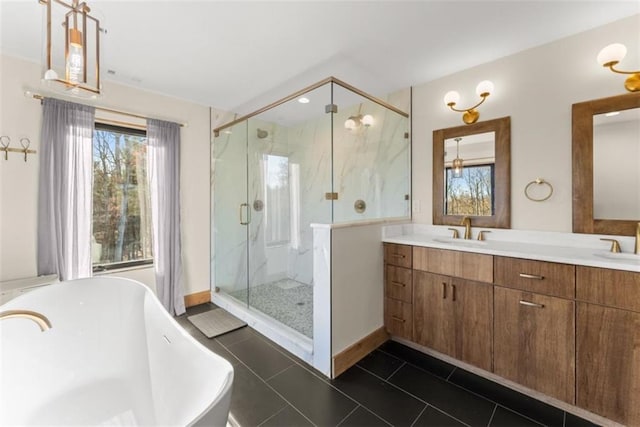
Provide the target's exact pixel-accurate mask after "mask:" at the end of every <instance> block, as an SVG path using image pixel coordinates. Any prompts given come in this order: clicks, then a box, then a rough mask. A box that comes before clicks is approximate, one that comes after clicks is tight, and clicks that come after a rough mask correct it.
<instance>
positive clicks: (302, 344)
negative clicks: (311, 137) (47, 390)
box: [210, 77, 411, 375]
mask: <svg viewBox="0 0 640 427" xmlns="http://www.w3.org/2000/svg"><path fill="white" fill-rule="evenodd" d="M333 84H335V85H338V86H340V87H342V88H344V89H346V90H347V91H349V92H352V93H353V94H355V95H358V96H360V97H362V98H364V99H366V100H367V101H370V102H372V103H374V104H377V105H379V106H381V107H383V108H384V109H386V110H389V111H391V112H393V113H395V114H397V115H399V116H401V117H403V118H404V119H407V120H406V122H402V123H404V128H405V130H406V131H405V132H404V138H405V139H406V140H407V144H408V148H407V150H408V161H407V165H406V166H407V172H406V173H407V175H408V183H407V188H406V190H407V194H405V196H404V200H405V201H406V205H407V209H406V211H405V214H404V215H402V216H401V217H400V218H399V219H403V220H407V219H410V218H411V198H410V194H411V179H410V177H411V172H410V169H411V143H410V140H409V129H410V123H409V120H408V119H409V114H407V113H405V112H404V111H402V110H400V109H399V108H397V107H395V106H393V105H391V104H390V103H388V102H385V101H383V100H381V99H378V98H376V97H373V96H371V95H369V94H367V93H365V92H363V91H361V90H359V89H357V88H355V87H353V86H352V85H349V84H348V83H345V82H343V81H341V80H339V79H337V78H335V77H328V78H326V79H324V80H321V81H319V82H317V83H315V84H312V85H310V86H307V87H305V88H303V89H301V90H299V91H296V92H294V93H292V94H291V95H288V96H286V97H284V98H282V99H280V100H278V101H275V102H273V103H271V104H269V105H267V106H265V107H263V108H260V109H258V110H256V111H254V112H252V113H250V114H247V115H244V116H242V117H239V118H236V119H234V120H231V121H229V122H227V123H225V124H223V125H221V126H219V127H216V128H215V129H213V136H214V140H212V144H211V149H212V153H211V154H212V155H211V159H212V166H213V162H214V161H216V160H217V158H216V157H215V156H214V150H215V147H214V142H215V138H218V137H220V135H221V132H222V131H226V132H229V130H231V128H233V127H234V126H236V125H241V124H243V122H246V129H244V131H245V132H247V138H248V137H249V136H248V135H249V134H248V132H249V131H248V129H249V119H251V118H253V117H256V116H259V115H260V114H262V113H265V112H268V111H269V110H272V109H274V108H276V107H278V106H280V105H282V104H285V103H287V102H290V101H293V100H296V99H298V98H300V97H301V96H303V95H305V94H307V93H309V92H312V91H314V90H316V89H319V88H322V87H323V86H326V85H330V89H331V95H330V96H331V98H330V100H331V103H330V104H328V105H326V106H325V111H324V112H325V113H337V106H336V104H335V101H334V86H333ZM334 116H335V114H329V117H330V119H329V122H328V123H329V126H330V127H329V131H330V141H329V152H330V158H331V161H330V171H329V176H330V181H329V182H328V184H329V185H330V186H331V188H332V190H331V191H332V192H330V193H326V200H331V199H332V197H334V194H336V193H333V191H335V190H334V188H335V187H334V184H335V183H334V169H333V168H334V146H333V145H334V132H335V127H334V126H335V123H334ZM340 126H341V124H340ZM241 130H242V129H241ZM233 131H234V132H235V131H236V129H233ZM258 138H260V129H259V128H258ZM246 144H247V148H246V150H247V151H246V152H247V153H248V152H249V141H248V140H247V142H246ZM247 157H248V155H247ZM245 166H246V168H247V170H246V171H245V172H246V182H245V183H244V185H246V187H247V194H246V197H245V199H246V203H242V205H245V206H246V215H247V216H248V215H249V212H250V211H251V206H250V199H251V197H250V196H249V192H250V189H249V181H250V178H249V175H250V173H249V172H248V170H249V168H250V165H249V161H248V160H247V164H246V165H245ZM213 176H214V175H213V174H212V177H213ZM240 186H242V183H241V184H240ZM214 187H215V184H214V181H212V189H213V188H214ZM214 191H215V190H214ZM211 203H212V206H211V218H212V220H213V219H214V218H216V217H215V215H214V209H215V202H214V197H212V200H211ZM329 206H330V208H329V211H330V218H329V219H328V220H327V221H321V222H322V223H323V224H321V225H320V228H323V226H324V225H325V223H327V224H333V223H334V220H335V211H334V203H330V204H329ZM356 212H357V209H356ZM242 215H243V211H242V207H241V212H240V224H242V225H244V226H247V225H248V224H249V223H250V221H249V220H248V218H247V216H245V217H244V220H245V221H244V222H243V217H242ZM378 219H380V220H381V221H388V220H389V217H384V216H383V217H380V218H378ZM394 219H396V218H394ZM370 221H371V220H370ZM307 225H308V224H306V223H305V226H307ZM215 227H216V224H213V227H212V230H211V242H210V244H211V253H212V255H213V258H212V262H211V289H212V301H213V302H214V303H216V304H218V305H220V306H222V307H223V308H226V309H227V310H228V311H230V312H232V313H233V314H235V315H236V316H238V317H241V318H243V319H244V320H245V321H247V323H249V325H251V326H253V327H254V328H255V329H257V330H258V331H259V332H261V333H263V334H264V335H266V336H267V337H269V338H271V339H272V340H274V341H276V342H277V343H279V344H281V345H283V346H284V347H285V348H287V349H288V350H290V351H291V352H292V353H294V354H296V355H297V356H299V357H300V358H302V359H303V360H305V361H306V362H308V363H310V364H312V365H313V366H316V367H317V368H320V367H319V366H318V365H317V363H316V360H315V358H316V356H317V354H316V355H314V353H318V351H317V350H318V349H317V347H318V345H317V342H316V341H323V342H324V344H323V345H324V346H325V347H326V343H327V341H328V343H329V344H328V346H329V348H328V349H326V348H325V349H324V353H327V354H328V355H329V357H330V356H331V354H332V349H331V331H332V325H331V317H332V316H331V311H330V310H329V312H328V316H327V315H325V316H320V317H321V322H323V323H327V325H325V326H328V328H325V329H324V330H323V331H322V333H321V334H318V333H317V328H316V323H318V314H317V313H316V312H315V311H314V314H313V317H314V326H313V328H314V333H313V339H312V340H310V339H305V338H306V337H302V335H301V334H297V335H296V333H295V332H296V331H293V333H292V330H287V326H288V325H286V324H285V325H284V326H285V327H284V329H283V328H281V326H282V324H280V325H278V324H275V325H274V324H273V323H271V322H270V320H271V319H270V318H269V317H268V316H267V315H265V314H263V313H261V312H258V311H257V310H252V307H251V302H250V296H249V292H250V290H251V289H252V284H251V269H250V267H249V263H250V254H249V252H250V247H249V246H250V245H249V237H250V235H251V231H250V228H249V227H246V230H247V231H246V235H247V243H246V248H245V249H244V250H245V251H246V256H247V259H246V263H247V272H246V274H247V277H246V292H247V295H246V298H247V300H246V307H243V304H237V302H233V301H227V300H226V298H229V299H230V300H231V299H233V297H231V296H228V297H227V294H225V295H224V296H223V295H221V294H220V293H218V292H219V290H220V289H219V287H218V283H217V280H216V268H217V266H216V263H215V262H214V260H215V259H216V258H215V257H216V252H215V251H216V231H215ZM312 227H313V225H312ZM316 231H317V230H315V229H314V231H313V235H314V236H316V235H317V233H316ZM314 239H315V237H314ZM314 246H315V240H314ZM314 252H315V248H314ZM316 256H317V254H315V253H314V255H313V257H314V262H313V265H314V273H313V275H314V280H315V276H316V274H317V273H316V271H315V269H316V268H315V263H316V261H315V259H316ZM329 264H330V262H329ZM325 276H326V274H325ZM327 279H328V280H329V281H330V280H331V278H330V272H329V277H328V278H327ZM313 298H314V310H315V305H316V295H314V296H313ZM322 303H323V305H325V304H329V305H330V304H331V288H330V287H329V291H328V294H327V295H324V299H323V301H322ZM325 314H326V313H325ZM327 331H328V332H327ZM327 334H328V336H327ZM319 335H323V337H322V338H321V337H319ZM314 347H316V348H314ZM314 350H315V351H314ZM323 364H324V365H326V363H324V362H323ZM320 370H321V371H322V372H324V373H325V374H327V375H329V374H328V373H327V370H326V369H320Z"/></svg>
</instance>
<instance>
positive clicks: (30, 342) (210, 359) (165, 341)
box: [0, 277, 233, 426]
mask: <svg viewBox="0 0 640 427" xmlns="http://www.w3.org/2000/svg"><path fill="white" fill-rule="evenodd" d="M18 309H25V310H32V311H36V312H39V313H41V314H43V315H45V316H47V317H48V319H49V320H50V321H51V324H52V326H53V327H52V328H51V329H50V330H48V331H45V332H41V331H40V328H39V327H38V326H37V325H36V324H35V323H34V322H32V321H31V320H29V319H24V318H22V319H21V318H12V319H5V320H2V321H0V352H1V353H0V425H1V426H13V425H19V426H24V425H65V426H68V425H83V426H86V425H162V426H177V425H180V426H184V425H214V426H224V425H226V423H227V417H228V413H229V404H230V399H231V385H232V382H233V368H232V366H231V364H230V363H229V362H227V361H226V360H225V359H223V358H222V357H220V356H218V355H216V354H214V353H212V352H211V351H209V350H208V349H207V348H205V347H204V346H202V345H201V344H200V343H198V342H197V341H196V340H195V339H194V338H193V337H191V336H190V335H189V334H188V333H187V332H185V331H184V330H183V329H182V328H181V327H180V326H179V325H178V323H177V322H176V321H175V320H174V319H173V318H172V317H171V316H170V315H169V314H168V313H167V312H166V311H165V310H164V308H163V307H162V306H161V304H160V302H159V301H158V299H157V298H156V297H155V295H154V294H153V293H152V292H151V291H150V290H149V289H148V288H147V287H146V286H144V285H142V284H141V283H138V282H135V281H133V280H128V279H120V278H106V277H96V278H91V279H80V280H72V281H67V282H61V283H59V284H55V285H50V286H47V287H45V288H41V289H39V290H35V291H33V292H30V293H28V294H25V295H23V296H20V297H18V298H15V299H13V300H11V301H9V302H8V303H6V304H4V305H3V306H0V311H6V310H18Z"/></svg>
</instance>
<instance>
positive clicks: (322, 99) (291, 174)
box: [247, 85, 332, 338]
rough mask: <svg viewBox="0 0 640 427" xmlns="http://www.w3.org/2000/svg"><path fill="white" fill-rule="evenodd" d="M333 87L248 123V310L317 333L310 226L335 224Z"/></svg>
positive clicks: (326, 86)
mask: <svg viewBox="0 0 640 427" xmlns="http://www.w3.org/2000/svg"><path fill="white" fill-rule="evenodd" d="M329 86H330V85H325V86H322V87H319V88H317V89H315V90H313V91H311V92H308V93H306V94H305V95H304V96H305V97H306V98H307V99H308V100H309V102H308V103H306V104H303V103H300V102H299V101H298V100H297V99H293V100H290V101H288V102H285V103H283V104H281V105H279V106H277V107H274V108H273V109H272V110H269V111H267V112H265V113H262V114H259V115H257V116H255V117H252V118H250V119H249V120H248V123H249V124H248V129H247V141H248V148H247V161H248V169H247V174H248V179H247V183H248V204H249V210H250V212H251V214H250V216H251V220H250V223H249V225H248V233H249V235H248V246H247V250H248V268H249V277H248V280H249V287H248V294H249V307H250V308H252V309H254V310H256V311H259V312H261V313H263V314H266V315H267V316H269V317H271V318H273V319H275V320H277V321H278V322H280V323H282V324H284V325H286V326H288V327H289V328H291V329H293V330H294V331H297V332H299V333H301V334H302V335H305V336H307V337H308V338H311V337H312V334H313V230H312V228H311V224H312V223H330V222H331V209H332V202H331V200H327V199H326V198H325V193H326V192H331V191H332V190H331V188H332V187H331V133H330V129H331V127H330V123H331V114H330V113H327V112H326V111H325V106H326V104H328V103H330V99H331V93H330V87H329Z"/></svg>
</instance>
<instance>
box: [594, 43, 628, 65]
mask: <svg viewBox="0 0 640 427" xmlns="http://www.w3.org/2000/svg"><path fill="white" fill-rule="evenodd" d="M626 54H627V48H626V47H625V45H623V44H621V43H613V44H610V45H609V46H606V47H605V48H603V49H602V50H601V51H600V53H598V56H597V57H596V59H597V61H598V64H600V65H602V66H603V67H608V66H609V65H615V64H616V63H618V62H620V61H622V58H624V57H625V55H626Z"/></svg>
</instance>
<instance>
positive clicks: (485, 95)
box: [447, 93, 490, 113]
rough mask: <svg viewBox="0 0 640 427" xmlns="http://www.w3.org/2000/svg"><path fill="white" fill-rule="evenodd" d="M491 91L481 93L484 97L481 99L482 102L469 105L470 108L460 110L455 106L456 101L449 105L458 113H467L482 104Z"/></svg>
mask: <svg viewBox="0 0 640 427" xmlns="http://www.w3.org/2000/svg"><path fill="white" fill-rule="evenodd" d="M489 95H490V94H489V93H483V94H482V95H480V96H481V97H482V99H481V100H480V102H478V103H477V104H476V105H474V106H473V107H469V108H464V109H462V110H459V109H457V108H455V105H456V103H455V102H450V103H448V104H447V105H448V106H449V108H451V109H452V110H453V111H455V112H456V113H466V112H468V111H473V110H475V109H476V108H478V107H479V106H480V105H482V103H483V102H484V101H486V100H487V97H488V96H489Z"/></svg>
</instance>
